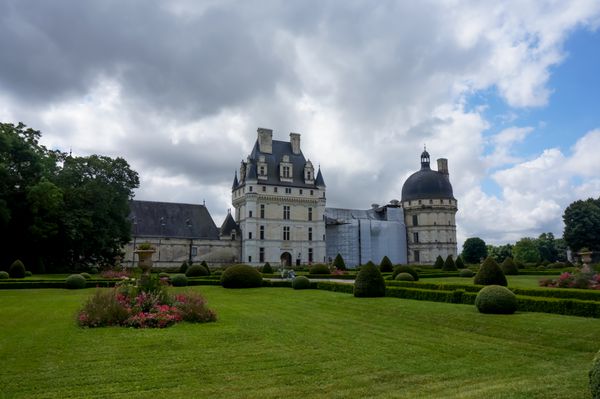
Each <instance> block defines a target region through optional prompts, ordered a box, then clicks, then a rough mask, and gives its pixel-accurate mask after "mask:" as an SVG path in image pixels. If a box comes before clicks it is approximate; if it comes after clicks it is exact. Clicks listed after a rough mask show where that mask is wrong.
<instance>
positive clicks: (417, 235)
mask: <svg viewBox="0 0 600 399" xmlns="http://www.w3.org/2000/svg"><path fill="white" fill-rule="evenodd" d="M413 242H419V233H413Z"/></svg>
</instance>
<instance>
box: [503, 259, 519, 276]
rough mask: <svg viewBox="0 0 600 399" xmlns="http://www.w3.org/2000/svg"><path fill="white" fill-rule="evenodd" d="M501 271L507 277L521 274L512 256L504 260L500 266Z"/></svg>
mask: <svg viewBox="0 0 600 399" xmlns="http://www.w3.org/2000/svg"><path fill="white" fill-rule="evenodd" d="M500 269H502V272H503V273H504V274H505V275H506V276H515V275H517V274H519V268H518V267H517V264H516V263H515V262H514V261H513V258H511V257H510V256H509V257H507V258H506V259H504V262H502V264H501V265H500Z"/></svg>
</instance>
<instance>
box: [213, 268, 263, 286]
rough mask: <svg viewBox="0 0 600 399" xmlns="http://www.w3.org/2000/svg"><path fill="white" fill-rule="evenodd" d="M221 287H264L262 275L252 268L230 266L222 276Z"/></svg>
mask: <svg viewBox="0 0 600 399" xmlns="http://www.w3.org/2000/svg"><path fill="white" fill-rule="evenodd" d="M221 285H222V286H223V287H224V288H252V287H260V286H262V275H261V274H260V272H259V271H258V270H256V269H255V268H253V267H252V266H248V265H235V266H230V267H228V268H227V269H226V270H225V271H224V272H223V274H222V275H221Z"/></svg>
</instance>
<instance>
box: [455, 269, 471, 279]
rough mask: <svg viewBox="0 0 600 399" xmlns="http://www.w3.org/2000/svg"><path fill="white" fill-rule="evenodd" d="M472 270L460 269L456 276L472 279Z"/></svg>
mask: <svg viewBox="0 0 600 399" xmlns="http://www.w3.org/2000/svg"><path fill="white" fill-rule="evenodd" d="M473 274H475V273H473V270H471V269H460V271H459V272H458V276H459V277H473Z"/></svg>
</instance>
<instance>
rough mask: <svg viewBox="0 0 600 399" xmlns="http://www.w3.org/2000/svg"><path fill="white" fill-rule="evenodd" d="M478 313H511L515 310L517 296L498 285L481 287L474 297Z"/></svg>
mask: <svg viewBox="0 0 600 399" xmlns="http://www.w3.org/2000/svg"><path fill="white" fill-rule="evenodd" d="M475 306H476V307H477V310H479V312H480V313H494V314H511V313H515V311H516V310H517V296H516V295H515V294H514V293H513V292H512V291H511V290H509V289H508V288H506V287H503V286H500V285H488V286H487V287H483V288H482V289H481V290H480V291H479V293H478V294H477V297H476V298H475Z"/></svg>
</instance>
